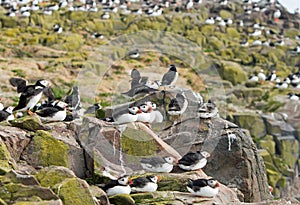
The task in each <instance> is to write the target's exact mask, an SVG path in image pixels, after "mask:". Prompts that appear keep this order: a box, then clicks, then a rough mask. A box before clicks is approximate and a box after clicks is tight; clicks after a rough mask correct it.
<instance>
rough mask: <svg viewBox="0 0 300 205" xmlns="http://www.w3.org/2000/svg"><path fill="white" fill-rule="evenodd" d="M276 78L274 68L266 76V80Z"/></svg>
mask: <svg viewBox="0 0 300 205" xmlns="http://www.w3.org/2000/svg"><path fill="white" fill-rule="evenodd" d="M276 78H277V75H276V70H273V71H272V73H271V74H269V75H268V76H267V78H266V80H267V81H271V82H272V81H275V80H276Z"/></svg>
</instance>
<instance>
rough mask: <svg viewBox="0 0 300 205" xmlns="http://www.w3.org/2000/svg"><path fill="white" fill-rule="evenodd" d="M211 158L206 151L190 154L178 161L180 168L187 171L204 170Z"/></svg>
mask: <svg viewBox="0 0 300 205" xmlns="http://www.w3.org/2000/svg"><path fill="white" fill-rule="evenodd" d="M209 156H210V154H209V153H208V152H206V151H202V152H200V151H197V152H189V153H187V154H185V155H184V156H183V157H182V158H181V159H180V160H179V161H178V166H179V167H180V168H181V169H183V170H186V171H193V170H198V169H202V168H203V167H205V165H206V163H207V158H208V157H209Z"/></svg>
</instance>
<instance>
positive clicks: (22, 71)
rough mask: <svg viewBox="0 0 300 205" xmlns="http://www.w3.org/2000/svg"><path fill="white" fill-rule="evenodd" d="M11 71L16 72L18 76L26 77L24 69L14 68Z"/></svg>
mask: <svg viewBox="0 0 300 205" xmlns="http://www.w3.org/2000/svg"><path fill="white" fill-rule="evenodd" d="M11 72H13V73H14V74H15V76H18V77H21V78H25V77H26V73H25V71H24V70H22V69H13V70H11Z"/></svg>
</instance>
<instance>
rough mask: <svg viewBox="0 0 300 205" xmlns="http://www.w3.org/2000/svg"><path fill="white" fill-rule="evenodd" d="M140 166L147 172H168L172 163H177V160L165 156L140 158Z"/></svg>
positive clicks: (171, 167)
mask: <svg viewBox="0 0 300 205" xmlns="http://www.w3.org/2000/svg"><path fill="white" fill-rule="evenodd" d="M140 163H141V166H142V167H143V169H144V170H147V171H149V172H164V173H169V172H171V171H172V169H173V165H174V164H175V163H177V160H176V159H175V158H174V157H170V156H165V157H158V156H156V157H150V158H142V159H141V160H140Z"/></svg>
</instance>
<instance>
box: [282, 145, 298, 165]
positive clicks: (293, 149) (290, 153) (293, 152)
mask: <svg viewBox="0 0 300 205" xmlns="http://www.w3.org/2000/svg"><path fill="white" fill-rule="evenodd" d="M281 147H282V158H283V159H284V161H285V162H286V163H287V164H288V166H289V168H291V169H294V166H295V164H296V162H297V160H298V156H299V142H298V141H297V140H281Z"/></svg>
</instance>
